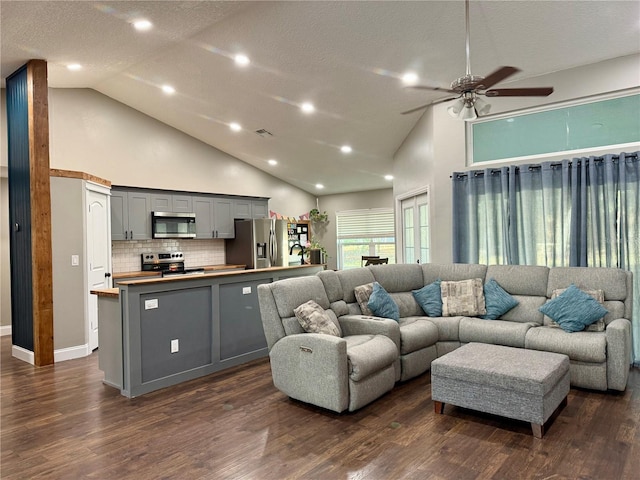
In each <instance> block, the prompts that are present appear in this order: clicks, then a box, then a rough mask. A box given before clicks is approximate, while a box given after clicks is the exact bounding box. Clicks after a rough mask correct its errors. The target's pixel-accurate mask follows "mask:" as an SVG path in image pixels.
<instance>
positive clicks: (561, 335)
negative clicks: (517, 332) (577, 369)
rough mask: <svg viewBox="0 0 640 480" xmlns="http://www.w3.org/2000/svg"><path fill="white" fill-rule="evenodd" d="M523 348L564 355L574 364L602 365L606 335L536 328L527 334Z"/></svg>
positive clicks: (605, 356)
mask: <svg viewBox="0 0 640 480" xmlns="http://www.w3.org/2000/svg"><path fill="white" fill-rule="evenodd" d="M525 348H528V349H531V350H544V351H547V352H555V353H564V354H565V355H568V356H569V358H570V359H571V360H573V361H576V362H588V363H602V362H605V361H606V360H607V334H606V333H605V332H574V333H567V332H565V331H564V330H561V329H559V328H551V327H536V328H532V329H530V330H529V331H528V332H527V336H526V339H525Z"/></svg>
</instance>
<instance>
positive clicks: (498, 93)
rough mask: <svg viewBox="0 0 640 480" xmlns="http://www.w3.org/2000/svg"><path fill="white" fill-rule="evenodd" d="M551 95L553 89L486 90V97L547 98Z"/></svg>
mask: <svg viewBox="0 0 640 480" xmlns="http://www.w3.org/2000/svg"><path fill="white" fill-rule="evenodd" d="M552 93H553V87H540V88H496V89H493V90H487V91H486V92H484V94H485V95H486V96H487V97H547V96H549V95H551V94H552Z"/></svg>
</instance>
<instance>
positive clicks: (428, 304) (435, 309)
mask: <svg viewBox="0 0 640 480" xmlns="http://www.w3.org/2000/svg"><path fill="white" fill-rule="evenodd" d="M440 283H441V281H440V279H438V280H436V281H435V282H433V283H430V284H429V285H425V286H424V287H422V288H421V289H419V290H412V291H411V293H413V298H415V299H416V302H418V305H420V308H422V310H423V311H424V313H426V314H427V316H428V317H441V316H442V296H441V295H440Z"/></svg>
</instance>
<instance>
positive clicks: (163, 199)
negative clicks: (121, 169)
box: [111, 187, 269, 240]
mask: <svg viewBox="0 0 640 480" xmlns="http://www.w3.org/2000/svg"><path fill="white" fill-rule="evenodd" d="M267 202H268V199H266V198H251V197H247V198H243V197H225V196H220V195H214V194H211V195H207V194H193V195H192V194H189V193H182V192H181V193H172V192H166V191H162V190H150V189H141V188H127V187H115V188H113V189H112V190H111V240H147V239H151V238H152V234H151V212H173V213H195V214H196V238H234V237H235V229H234V219H236V218H242V219H251V218H268V217H269V208H268V204H267Z"/></svg>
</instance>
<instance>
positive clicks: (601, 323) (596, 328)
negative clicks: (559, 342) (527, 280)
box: [544, 288, 604, 332]
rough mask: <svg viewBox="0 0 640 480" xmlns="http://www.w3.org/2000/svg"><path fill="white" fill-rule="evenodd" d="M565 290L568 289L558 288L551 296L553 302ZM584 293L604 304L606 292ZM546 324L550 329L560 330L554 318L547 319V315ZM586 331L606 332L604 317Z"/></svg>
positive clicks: (586, 291)
mask: <svg viewBox="0 0 640 480" xmlns="http://www.w3.org/2000/svg"><path fill="white" fill-rule="evenodd" d="M565 290H566V288H558V289H556V290H554V291H553V293H552V294H551V300H553V299H554V298H556V297H558V296H559V295H561V294H562V293H564V292H565ZM584 293H586V294H587V295H589V296H591V297H593V299H594V300H595V301H596V302H598V303H599V304H600V305H602V304H603V303H604V292H603V291H602V290H585V291H584ZM544 324H545V325H546V326H549V327H555V328H560V325H558V324H557V323H556V322H555V321H554V320H553V319H552V318H550V317H547V316H546V315H545V316H544ZM585 331H587V332H604V317H602V318H599V319H598V320H596V321H595V322H594V323H592V324H590V325H587V328H585Z"/></svg>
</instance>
